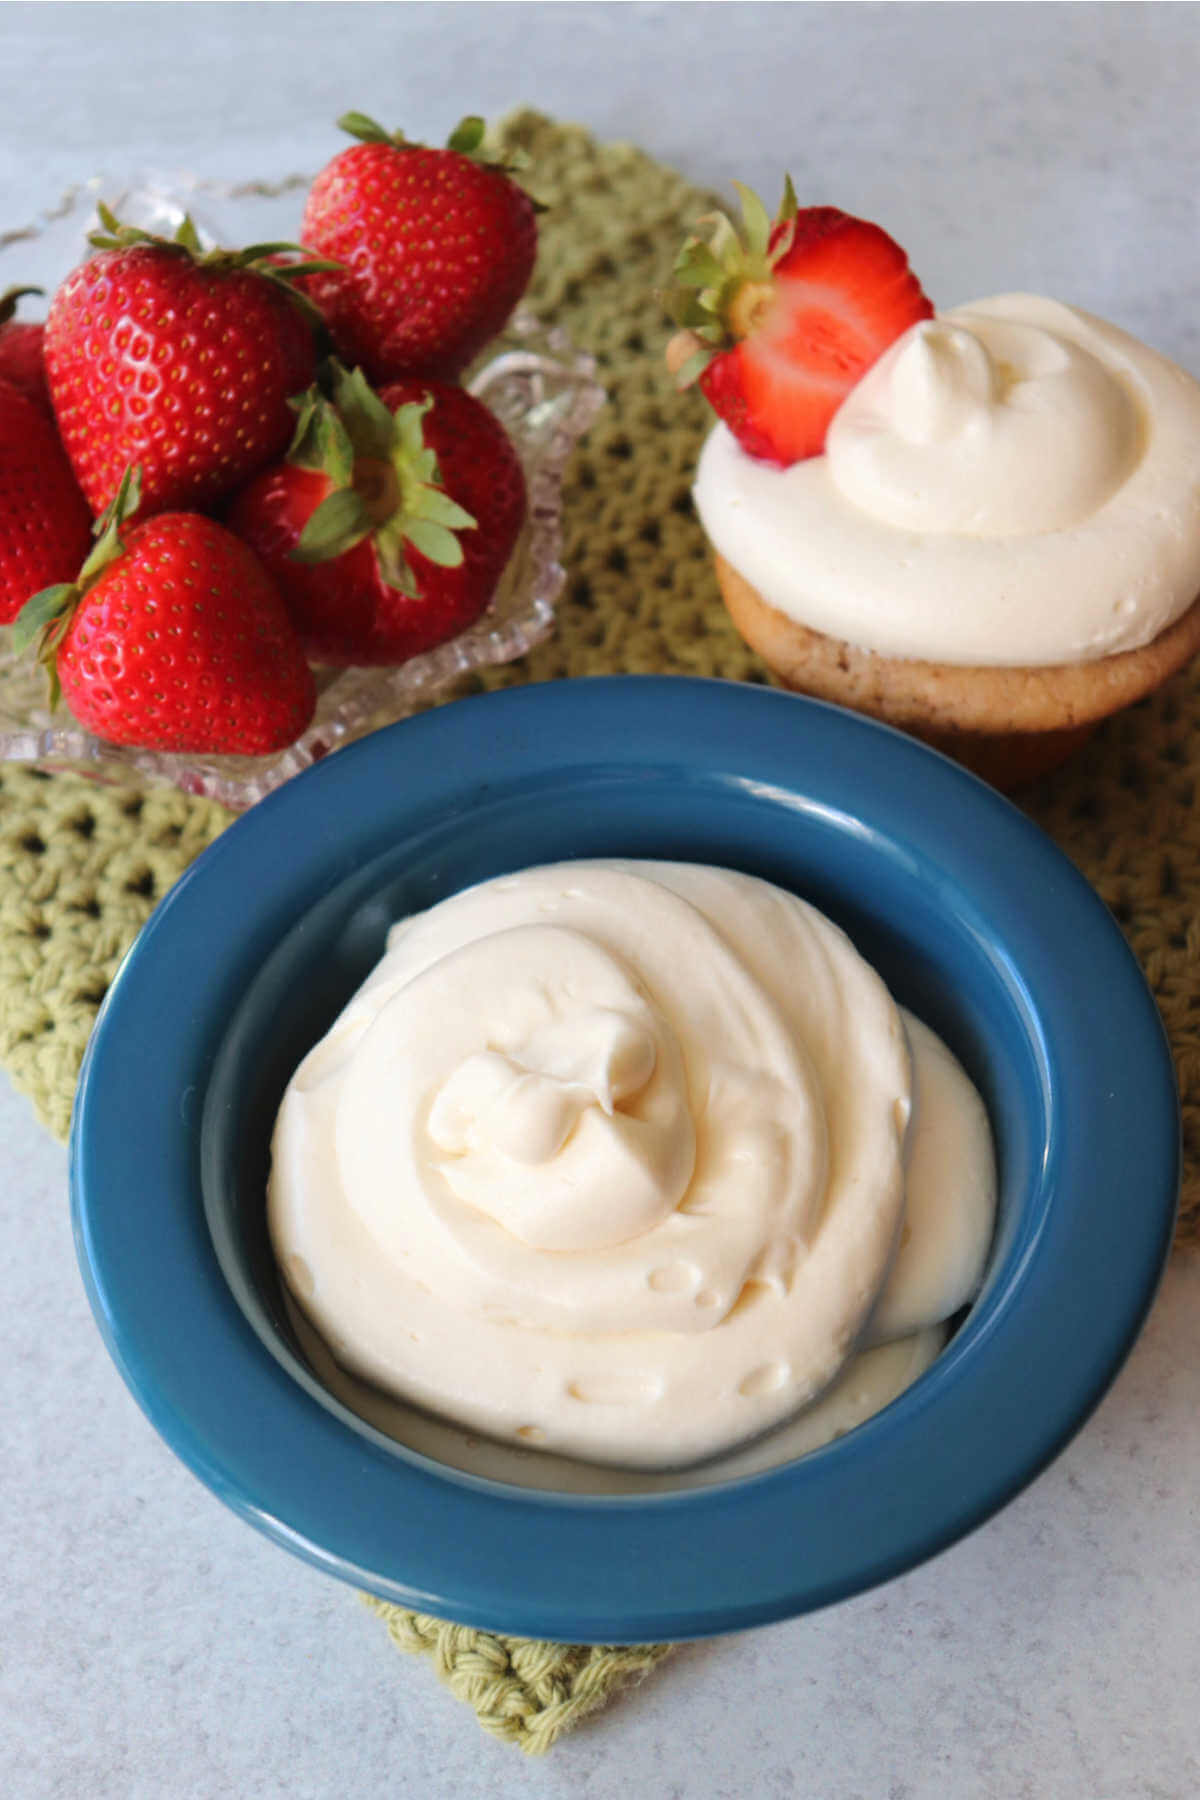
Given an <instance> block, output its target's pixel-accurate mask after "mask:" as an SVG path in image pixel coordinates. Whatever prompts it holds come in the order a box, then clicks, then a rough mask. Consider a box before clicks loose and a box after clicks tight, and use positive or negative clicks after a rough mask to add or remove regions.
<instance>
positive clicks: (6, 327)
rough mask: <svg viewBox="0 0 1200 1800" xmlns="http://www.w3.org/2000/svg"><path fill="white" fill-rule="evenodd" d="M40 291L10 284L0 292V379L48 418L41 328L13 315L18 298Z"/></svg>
mask: <svg viewBox="0 0 1200 1800" xmlns="http://www.w3.org/2000/svg"><path fill="white" fill-rule="evenodd" d="M41 291H42V290H41V288H32V287H25V288H22V287H14V288H9V290H8V292H7V293H4V294H0V381H7V382H9V383H11V385H12V386H13V387H15V388H17V389H18V390H19V391H20V392H21V393H22V394H24V395H25V396H26V398H27V399H29V400H32V401H33V403H34V405H35V406H37V407H38V408H39V410H40V411H42V412H44V413H45V415H46V417H47V418H48V419H52V418H53V417H54V409H53V407H52V406H51V405H50V396H49V394H48V393H47V392H46V370H45V366H44V364H43V362H42V333H43V331H44V330H45V327H44V326H42V325H35V324H33V323H32V322H30V321H29V320H26V319H17V318H15V317H14V314H15V313H16V310H17V301H18V300H20V299H21V298H22V297H23V296H24V295H25V294H40V293H41Z"/></svg>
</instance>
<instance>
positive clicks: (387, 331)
mask: <svg viewBox="0 0 1200 1800" xmlns="http://www.w3.org/2000/svg"><path fill="white" fill-rule="evenodd" d="M338 123H339V125H341V126H342V128H343V129H344V130H346V131H349V132H350V133H351V134H352V135H353V136H355V137H359V138H362V139H363V140H365V141H364V142H362V143H358V144H355V145H353V146H352V147H351V148H350V149H348V150H343V151H342V152H341V153H340V154H339V155H337V156H335V157H334V158H333V161H332V162H331V163H329V164H328V165H327V166H326V167H325V168H324V169H323V170H322V171H321V173H320V174H319V175H318V176H317V179H316V180H315V181H314V183H313V185H312V190H311V192H310V193H309V197H308V204H307V206H306V207H305V210H304V221H303V224H302V226H301V236H302V237H303V239H304V242H305V243H306V244H311V245H312V247H313V249H314V250H316V251H317V252H318V254H320V255H322V256H326V257H332V258H334V259H335V260H336V261H337V262H339V263H342V264H344V265H345V266H344V268H343V269H341V270H339V271H338V272H336V273H327V274H321V275H317V276H314V277H313V278H312V279H311V280H309V281H306V282H305V283H304V286H305V290H306V291H307V292H309V293H311V295H312V297H313V299H314V300H315V301H316V303H317V305H318V306H319V307H320V309H321V312H322V313H323V314H324V316H325V318H326V320H327V321H328V324H329V328H330V331H331V332H332V334H333V340H334V343H335V345H336V347H337V350H338V354H339V355H340V356H341V357H342V359H343V361H345V362H346V363H357V364H359V365H360V366H361V367H362V368H363V369H364V370H365V371H366V374H367V375H368V377H369V378H370V380H371V381H373V382H374V383H375V384H376V385H378V384H379V383H381V382H385V381H392V380H395V379H397V378H398V377H400V376H404V375H410V374H413V375H436V376H439V377H442V378H444V379H447V380H449V379H452V378H453V377H454V376H456V375H458V374H459V373H460V372H461V370H462V369H464V368H465V367H466V365H467V363H469V362H470V361H471V359H472V357H474V356H475V355H476V354H477V353H478V352H479V351H480V350H482V348H483V346H484V345H485V344H486V343H487V342H488V340H489V339H490V338H493V337H494V336H495V335H496V333H497V332H498V331H499V330H500V329H501V327H502V326H503V325H504V323H505V321H506V320H507V318H508V316H509V314H510V313H511V312H512V309H513V307H514V306H515V305H516V303H517V301H518V300H519V299H520V297H521V295H522V294H523V293H524V291H525V288H526V286H527V285H528V282H529V277H530V274H531V272H532V270H533V264H534V258H535V256H536V254H537V221H536V218H535V215H534V206H533V202H532V201H531V200H530V198H529V196H528V195H527V194H525V193H523V192H522V190H521V189H520V188H519V187H517V185H516V184H515V182H513V181H511V180H510V179H509V177H508V175H507V174H506V173H505V171H504V170H503V169H502V168H500V167H498V166H497V165H495V164H492V163H487V162H484V161H482V160H480V158H479V154H478V153H479V148H480V144H481V142H482V139H483V133H484V127H483V120H482V119H477V118H471V119H464V120H463V122H462V124H461V125H460V126H459V127H458V129H457V130H456V131H455V132H454V134H453V135H452V137H451V138H450V142H449V145H448V146H447V148H446V149H444V150H442V149H429V148H427V147H426V146H425V145H423V144H408V143H406V142H405V141H404V138H403V136H402V134H401V133H400V132H395V133H393V134H392V135H391V136H389V135H388V133H387V132H385V131H384V130H383V129H382V128H381V127H380V126H378V125H376V124H375V122H374V121H373V120H372V119H368V118H365V117H364V115H363V114H362V113H347V114H346V116H345V117H344V118H342V119H339V121H338Z"/></svg>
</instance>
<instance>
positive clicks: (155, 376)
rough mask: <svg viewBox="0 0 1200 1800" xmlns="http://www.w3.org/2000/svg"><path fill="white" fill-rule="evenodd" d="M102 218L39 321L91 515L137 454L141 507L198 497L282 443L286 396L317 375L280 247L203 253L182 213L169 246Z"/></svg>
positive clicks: (206, 499)
mask: <svg viewBox="0 0 1200 1800" xmlns="http://www.w3.org/2000/svg"><path fill="white" fill-rule="evenodd" d="M100 217H101V220H102V222H103V224H104V226H105V227H106V229H105V231H104V232H98V233H96V234H94V235H93V238H92V242H93V243H94V244H96V245H98V246H100V254H99V255H97V256H92V257H90V258H89V260H88V261H87V262H85V263H81V264H80V266H79V268H77V269H76V270H74V272H73V273H72V274H70V275H69V276H68V277H67V279H66V281H65V282H64V283H63V284H62V286H61V287H60V288H59V289H58V292H57V293H56V294H55V296H54V298H53V300H52V301H51V304H50V314H49V317H48V319H47V320H46V340H45V353H46V373H47V378H48V380H49V385H50V395H51V398H52V400H53V402H54V410H55V413H56V414H57V417H58V425H59V429H60V431H61V432H62V437H63V442H64V443H65V445H66V447H67V454H68V455H69V456H70V458H71V461H72V463H73V465H74V468H75V472H76V475H77V476H78V478H79V483H80V486H81V487H82V488H83V491H84V493H85V494H86V495H87V498H88V500H89V502H90V503H91V505H92V507H93V509H94V510H95V511H97V512H99V511H100V510H101V509H102V508H104V507H105V506H107V504H108V503H109V501H110V500H111V499H112V497H113V495H114V493H115V492H116V489H117V486H118V484H119V482H120V480H121V475H122V473H123V471H124V470H125V468H126V467H127V466H128V465H129V464H130V463H133V462H137V463H139V464H140V465H141V468H142V471H143V479H142V503H143V506H144V507H145V509H146V510H147V511H150V512H153V511H157V510H159V509H160V508H164V507H180V506H184V507H195V506H206V505H208V504H210V503H211V502H213V501H214V500H218V499H220V498H221V496H222V495H224V494H226V493H228V492H229V491H230V489H231V488H234V487H236V486H237V485H238V483H239V482H242V481H244V480H245V479H246V478H247V476H249V475H251V474H252V473H253V472H254V470H255V469H258V468H261V466H262V465H263V464H264V463H266V462H269V461H270V460H271V458H272V457H275V456H278V455H280V454H281V453H282V451H283V449H284V448H285V446H286V444H287V442H288V439H289V437H290V436H291V432H292V426H293V424H294V420H293V417H292V414H291V412H290V411H289V408H288V404H287V402H288V396H289V395H291V394H295V393H299V392H301V391H302V390H303V389H304V388H306V387H307V386H308V384H309V382H310V381H311V380H312V377H313V368H314V350H313V341H312V325H311V324H310V309H309V308H308V303H307V302H304V301H302V300H301V299H300V298H299V296H297V295H296V294H295V293H293V292H292V291H291V290H290V289H289V287H288V282H287V279H286V276H287V275H290V274H292V273H294V267H293V268H292V269H289V270H287V271H285V270H283V269H281V268H280V267H278V266H277V265H274V264H271V263H269V262H268V261H267V260H266V259H267V256H268V254H269V253H270V252H272V251H277V250H279V249H281V248H282V246H279V245H258V246H256V247H255V248H254V249H252V250H245V251H222V250H216V251H212V252H211V253H210V254H209V255H207V256H205V255H204V254H203V252H202V251H201V248H200V245H199V241H198V239H197V237H196V234H195V231H194V229H193V228H192V226H191V222H190V220H185V221H184V224H183V225H182V226H181V227H180V230H179V232H178V234H177V237H176V241H175V242H173V243H167V242H166V241H165V240H163V239H161V238H152V237H150V236H148V234H146V233H145V232H141V231H138V230H136V229H134V228H132V227H125V226H119V225H118V224H117V221H116V220H115V219H114V218H113V216H112V214H111V213H109V212H108V211H107V209H106V208H101V209H100ZM300 266H302V267H303V266H305V265H300ZM307 266H308V267H312V266H313V265H312V264H309V265H307ZM317 266H324V265H317Z"/></svg>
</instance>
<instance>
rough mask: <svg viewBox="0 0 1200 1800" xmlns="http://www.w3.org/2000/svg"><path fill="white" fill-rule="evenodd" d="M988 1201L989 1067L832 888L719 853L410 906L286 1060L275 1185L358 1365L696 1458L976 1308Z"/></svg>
mask: <svg viewBox="0 0 1200 1800" xmlns="http://www.w3.org/2000/svg"><path fill="white" fill-rule="evenodd" d="M910 1126H911V1128H910ZM993 1206H994V1171H993V1166H992V1157H991V1146H990V1137H989V1133H988V1127H987V1121H986V1117H985V1115H984V1111H983V1107H982V1104H981V1102H980V1101H979V1099H978V1096H977V1095H976V1094H975V1092H974V1090H973V1088H972V1087H971V1085H970V1083H969V1082H968V1080H967V1078H966V1076H965V1075H964V1074H963V1072H962V1070H961V1069H960V1068H959V1066H958V1064H957V1063H956V1062H955V1061H954V1059H953V1058H952V1057H951V1056H950V1054H949V1052H948V1051H947V1050H946V1049H945V1048H944V1046H942V1045H940V1043H939V1041H938V1040H937V1039H936V1038H934V1037H933V1035H932V1034H931V1033H929V1032H928V1031H927V1030H926V1029H925V1028H924V1027H922V1026H920V1025H919V1024H918V1023H917V1022H916V1021H908V1022H907V1029H906V1022H905V1020H904V1019H903V1018H902V1016H901V1014H900V1012H899V1011H898V1009H897V1007H896V1006H895V1003H894V1002H893V1001H892V999H891V997H890V995H889V994H888V992H887V989H886V988H885V986H884V985H883V983H882V982H881V981H880V979H879V977H878V976H877V975H876V974H875V973H874V972H873V971H872V970H871V969H870V968H869V966H868V965H867V964H866V963H865V962H864V961H863V959H862V958H861V957H860V956H859V955H858V953H857V952H856V951H855V949H854V947H853V945H852V944H851V943H850V941H849V940H848V939H847V938H846V937H845V935H844V934H843V933H842V932H841V931H839V930H838V929H837V927H835V926H834V925H833V924H831V923H830V921H829V920H827V919H825V918H824V917H823V916H822V915H821V914H819V913H817V912H816V911H815V910H814V909H813V908H812V907H809V906H807V905H806V904H805V903H804V902H802V901H800V900H798V899H796V898H795V897H794V896H792V895H790V894H787V893H784V892H783V891H782V890H779V889H777V888H774V887H771V886H769V885H768V884H766V883H764V882H761V881H756V880H753V879H751V878H750V877H747V876H743V875H737V874H734V873H732V872H729V871H725V870H719V869H709V868H703V867H698V866H695V865H691V864H664V863H567V864H559V865H555V866H553V867H550V868H544V869H532V870H527V871H525V872H523V873H521V874H518V875H512V876H505V877H502V878H500V879H498V880H495V881H491V882H486V883H483V884H481V885H480V886H479V887H476V888H472V889H470V890H468V891H467V892H465V893H462V894H459V895H456V896H454V897H453V898H451V899H449V900H447V901H444V902H443V903H441V904H440V905H439V906H436V907H434V908H432V909H431V910H430V911H429V912H428V913H424V914H421V915H418V916H416V917H414V918H411V919H407V920H404V921H402V922H401V923H400V924H399V925H397V926H395V927H394V928H393V930H392V932H391V933H390V935H389V940H388V950H387V954H386V956H385V957H384V959H383V961H382V962H381V963H380V964H379V965H378V967H377V968H376V969H375V970H374V972H373V973H372V975H371V976H370V977H369V979H368V980H367V982H366V983H365V984H364V986H363V987H362V988H361V989H360V990H359V992H358V993H357V994H356V995H355V996H354V998H353V999H352V1000H351V1001H350V1003H349V1005H348V1006H347V1007H346V1009H345V1010H344V1012H343V1013H342V1014H341V1016H340V1017H339V1019H338V1020H337V1021H336V1022H335V1024H334V1025H333V1027H332V1028H331V1030H330V1031H329V1033H328V1034H327V1036H326V1037H325V1038H324V1039H323V1040H322V1041H321V1043H319V1044H318V1045H317V1046H316V1047H315V1048H314V1049H313V1050H312V1051H311V1052H310V1053H309V1055H308V1056H307V1057H306V1058H305V1060H304V1062H303V1063H302V1064H301V1066H300V1068H299V1069H298V1070H297V1072H296V1074H295V1076H294V1077H293V1080H292V1082H291V1084H290V1085H289V1088H288V1090H287V1093H286V1095H285V1097H284V1101H283V1104H282V1106H281V1109H280V1113H279V1117H278V1121H277V1125H276V1131H275V1137H274V1141H273V1146H272V1171H271V1179H270V1191H269V1203H268V1210H269V1223H270V1230H271V1236H272V1242H273V1244H274V1247H275V1252H276V1255H277V1257H278V1259H279V1262H280V1266H281V1268H282V1270H283V1273H284V1276H285V1278H286V1280H287V1283H288V1286H289V1288H290V1290H291V1292H292V1294H293V1296H294V1298H295V1300H296V1302H297V1303H298V1305H299V1306H300V1308H301V1309H302V1310H303V1312H304V1314H305V1315H306V1317H307V1318H308V1320H309V1321H310V1322H311V1323H312V1325H313V1326H315V1328H316V1329H317V1331H318V1332H319V1333H320V1334H321V1337H322V1338H323V1339H324V1341H325V1343H326V1344H327V1345H328V1347H329V1349H330V1350H331V1352H332V1354H333V1355H334V1357H335V1358H336V1359H337V1362H338V1363H339V1364H340V1365H341V1366H342V1367H343V1368H345V1369H347V1370H348V1371H350V1372H351V1374H353V1375H355V1376H357V1377H360V1378H362V1379H364V1380H366V1381H369V1382H371V1383H374V1384H376V1385H377V1386H379V1387H380V1388H382V1389H384V1390H386V1391H389V1392H392V1393H395V1394H398V1395H401V1396H403V1397H404V1398H405V1399H407V1400H409V1401H412V1402H414V1403H415V1404H417V1405H418V1406H422V1407H425V1408H427V1409H429V1410H430V1411H432V1412H435V1413H438V1414H442V1415H445V1416H448V1417H449V1418H452V1419H454V1420H456V1421H458V1422H460V1423H462V1424H465V1425H467V1426H469V1427H472V1428H474V1429H478V1430H482V1431H484V1432H486V1433H489V1434H491V1435H493V1436H496V1437H499V1438H502V1439H505V1440H508V1441H510V1442H513V1443H517V1444H523V1445H530V1446H537V1447H539V1448H544V1449H551V1450H555V1451H558V1452H560V1453H563V1454H567V1455H573V1456H577V1457H581V1458H584V1459H587V1460H590V1461H600V1462H612V1463H618V1464H621V1465H623V1466H625V1467H629V1468H638V1467H640V1468H669V1467H671V1466H678V1465H683V1464H686V1463H689V1462H694V1461H697V1460H699V1459H700V1458H703V1457H706V1456H711V1455H714V1454H716V1453H718V1452H720V1451H722V1450H725V1449H727V1448H729V1447H730V1446H732V1445H736V1444H738V1443H741V1442H743V1441H744V1440H747V1439H749V1438H751V1437H754V1436H755V1435H757V1434H759V1433H761V1432H763V1431H765V1430H767V1429H768V1428H769V1427H771V1426H773V1425H776V1424H778V1423H779V1422H780V1421H781V1420H783V1419H785V1418H787V1417H788V1416H789V1415H792V1414H796V1413H797V1412H798V1411H799V1410H800V1409H801V1408H803V1407H804V1406H806V1405H807V1404H808V1403H809V1402H810V1401H812V1400H813V1399H814V1398H815V1397H816V1396H818V1395H819V1394H821V1393H822V1391H823V1390H825V1389H826V1388H827V1387H828V1385H829V1383H830V1382H832V1381H833V1380H834V1378H835V1377H836V1376H837V1375H838V1373H839V1371H840V1370H842V1369H843V1366H844V1365H845V1364H846V1362H847V1358H848V1357H849V1356H850V1354H851V1352H852V1350H853V1349H854V1348H855V1346H856V1344H857V1343H858V1342H859V1340H860V1339H861V1340H863V1341H864V1342H870V1343H872V1344H878V1343H880V1342H883V1341H885V1340H888V1339H895V1338H899V1337H901V1336H902V1335H906V1334H910V1333H926V1334H927V1333H928V1331H929V1330H930V1329H931V1328H934V1327H936V1326H937V1325H938V1324H939V1323H940V1322H941V1321H943V1320H946V1319H948V1318H950V1317H951V1316H952V1315H953V1314H954V1313H955V1312H956V1311H957V1310H958V1309H959V1308H960V1307H961V1306H962V1305H964V1304H965V1303H966V1301H967V1300H968V1299H969V1298H970V1297H971V1295H972V1294H973V1292H974V1291H975V1288H976V1286H977V1284H978V1281H979V1279H980V1275H981V1271H982V1267H983V1262H984V1258H985V1255H986V1251H987V1247H988V1244H989V1241H990V1236H991V1227H992V1210H993ZM939 1219H941V1220H942V1221H943V1223H942V1224H941V1225H939V1224H938V1220H939ZM946 1221H949V1223H946ZM939 1246H940V1247H939ZM922 1341H923V1344H928V1342H929V1339H928V1337H927V1336H926V1337H925V1338H924V1339H923V1340H922ZM929 1354H930V1352H929V1351H928V1350H927V1349H922V1351H921V1354H920V1355H916V1354H914V1355H912V1356H905V1355H901V1356H900V1357H898V1358H892V1359H891V1361H890V1362H888V1360H887V1359H883V1360H882V1361H881V1360H880V1359H875V1364H874V1365H873V1366H877V1367H878V1368H879V1369H880V1370H884V1371H885V1372H886V1371H887V1370H892V1371H893V1372H894V1370H895V1369H900V1368H911V1369H912V1370H913V1371H914V1372H915V1371H916V1370H917V1369H919V1367H921V1366H923V1364H924V1362H925V1361H927V1360H928V1356H929ZM865 1378H866V1372H864V1380H865ZM890 1379H894V1373H893V1375H890V1376H888V1377H887V1379H884V1381H883V1387H882V1390H881V1396H880V1398H879V1400H878V1404H885V1403H886V1401H887V1400H888V1399H890V1398H891V1397H892V1394H893V1392H894V1391H895V1389H894V1387H889V1386H888V1380H890ZM860 1386H861V1384H860ZM847 1391H850V1390H847ZM859 1391H860V1390H859V1388H854V1389H853V1393H854V1394H855V1395H858V1394H859ZM867 1410H869V1408H868V1409H867ZM862 1412H863V1402H862V1400H861V1399H860V1398H856V1399H855V1400H854V1404H853V1405H852V1406H851V1408H850V1414H848V1413H847V1411H846V1404H843V1405H842V1407H841V1409H840V1411H839V1409H838V1407H831V1408H830V1409H828V1417H829V1419H830V1424H829V1431H830V1432H832V1431H835V1430H837V1429H841V1428H845V1427H844V1425H842V1426H839V1424H838V1422H837V1421H838V1420H839V1419H843V1420H844V1419H845V1418H847V1417H848V1416H851V1415H853V1417H854V1419H855V1422H857V1417H859V1416H862Z"/></svg>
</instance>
